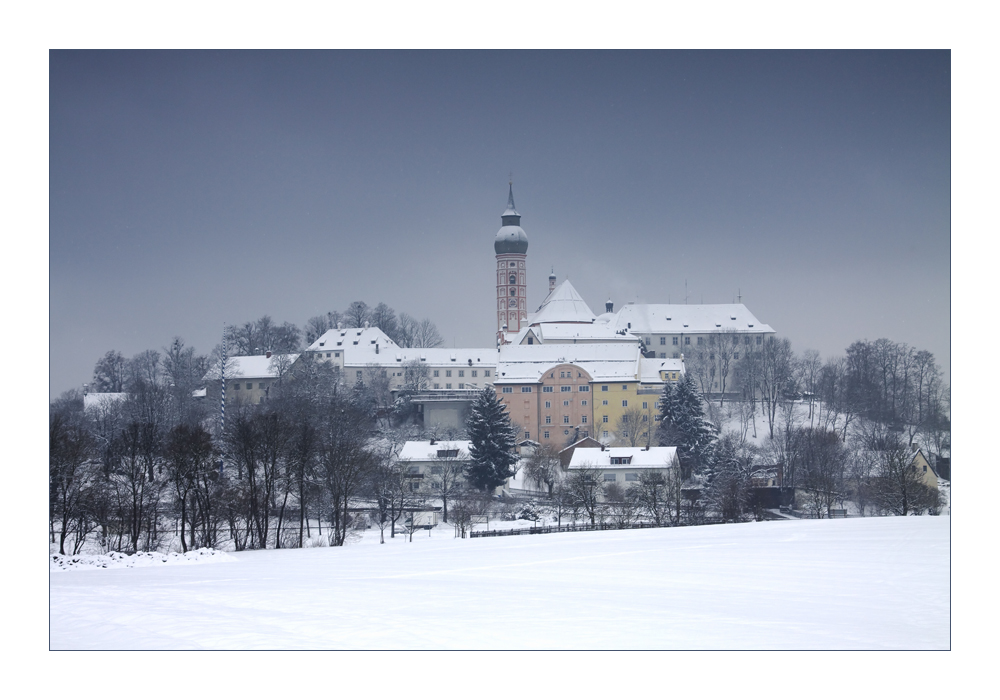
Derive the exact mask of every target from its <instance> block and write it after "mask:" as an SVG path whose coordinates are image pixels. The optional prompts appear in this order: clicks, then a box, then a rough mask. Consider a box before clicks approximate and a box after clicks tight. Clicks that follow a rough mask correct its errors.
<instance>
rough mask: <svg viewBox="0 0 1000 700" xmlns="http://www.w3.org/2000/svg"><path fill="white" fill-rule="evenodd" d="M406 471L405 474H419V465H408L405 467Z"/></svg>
mask: <svg viewBox="0 0 1000 700" xmlns="http://www.w3.org/2000/svg"><path fill="white" fill-rule="evenodd" d="M406 473H407V474H419V473H420V467H418V466H416V465H411V466H409V467H407V468H406Z"/></svg>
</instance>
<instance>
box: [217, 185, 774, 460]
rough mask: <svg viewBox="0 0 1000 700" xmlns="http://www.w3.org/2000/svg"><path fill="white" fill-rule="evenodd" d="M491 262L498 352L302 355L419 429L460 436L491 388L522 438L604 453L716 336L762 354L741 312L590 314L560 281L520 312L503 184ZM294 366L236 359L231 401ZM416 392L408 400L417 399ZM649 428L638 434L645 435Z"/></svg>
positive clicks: (517, 251) (354, 332)
mask: <svg viewBox="0 0 1000 700" xmlns="http://www.w3.org/2000/svg"><path fill="white" fill-rule="evenodd" d="M493 247H494V254H495V256H496V271H497V272H496V274H497V276H496V280H495V284H496V323H497V333H496V346H495V347H480V348H403V347H400V346H399V345H397V344H396V343H395V342H393V340H392V339H390V338H389V337H388V336H387V335H386V334H385V333H383V332H382V331H381V330H380V329H378V328H375V327H365V328H334V329H331V330H328V331H327V332H326V333H324V334H323V335H322V336H321V337H319V338H317V339H316V340H315V342H313V343H312V344H311V345H310V346H309V347H307V348H306V349H305V351H304V353H302V355H303V356H304V355H309V356H312V358H313V359H315V360H317V361H322V362H328V363H330V364H332V365H333V366H334V367H335V368H336V370H337V372H338V373H339V376H340V377H341V381H343V382H345V383H346V384H348V385H350V384H352V383H355V382H359V381H364V380H365V377H366V373H372V372H376V373H378V374H379V376H381V377H384V378H385V379H387V380H388V385H389V390H390V391H392V392H393V393H394V394H398V393H399V392H402V391H404V390H409V391H410V394H411V395H410V400H411V401H412V402H413V403H414V404H415V405H416V407H417V415H418V416H419V420H421V421H422V422H423V425H424V426H425V427H429V428H430V427H433V428H441V429H448V428H460V427H461V426H462V425H463V424H464V421H465V417H466V415H467V411H468V407H469V405H470V404H471V402H472V400H473V398H474V397H475V394H476V393H477V392H479V391H481V390H482V389H484V388H486V387H493V388H494V389H495V390H496V392H497V394H498V397H499V398H500V399H501V400H502V401H503V402H504V404H505V405H506V406H507V409H508V411H509V414H510V417H511V420H512V421H513V422H514V423H515V424H516V425H517V426H518V429H519V433H520V438H521V439H522V440H530V441H534V442H537V443H539V444H547V445H552V446H557V447H560V448H561V447H565V446H566V445H568V444H571V443H573V442H575V441H577V440H579V439H581V438H585V437H593V438H596V439H597V440H599V441H601V442H602V443H604V444H611V443H613V442H615V441H616V440H618V439H619V438H621V437H623V436H621V435H620V434H619V433H620V432H621V430H620V429H619V426H621V425H622V420H621V419H622V417H623V416H624V415H626V414H629V415H633V416H636V415H637V412H641V415H638V416H637V417H638V419H639V421H640V422H642V423H648V424H651V423H652V421H653V419H654V416H655V415H656V414H657V413H658V412H659V402H658V397H659V395H660V394H661V393H662V391H663V386H664V385H665V384H667V383H669V382H677V381H679V380H680V379H681V377H682V376H683V374H684V372H685V365H684V355H685V352H687V353H691V352H692V351H693V350H695V349H698V348H699V347H702V346H704V345H706V344H707V343H708V340H709V338H710V337H711V336H712V334H719V333H728V334H735V335H737V336H739V337H740V338H741V339H742V341H743V343H744V344H747V345H749V344H755V345H760V344H762V342H763V339H764V337H766V336H768V335H773V334H774V330H773V329H772V328H771V327H770V326H768V325H766V324H763V323H761V322H760V321H759V320H758V319H757V318H756V317H755V316H754V315H753V314H752V313H751V312H750V311H749V310H748V309H747V308H746V306H744V305H743V304H691V305H689V304H637V303H628V304H625V305H624V306H623V307H622V308H620V309H619V310H618V311H615V310H614V304H613V302H612V301H611V300H608V301H607V302H606V304H605V309H604V313H602V314H595V313H594V312H593V311H592V310H591V307H590V306H589V305H588V304H587V302H586V301H585V300H584V299H583V298H582V297H581V296H580V294H579V293H578V292H577V290H576V289H575V288H574V287H573V285H572V283H571V282H570V281H569V280H568V279H566V280H563V281H562V282H561V283H558V284H557V278H556V275H555V273H554V272H552V273H550V274H549V278H548V281H549V292H548V295H547V296H546V297H545V299H543V300H542V302H541V304H540V305H539V306H538V307H537V309H536V310H535V311H534V312H531V313H529V312H528V308H529V306H528V298H527V280H528V277H527V275H528V267H527V262H528V261H527V257H528V256H527V251H528V237H527V234H526V233H525V231H524V229H523V228H521V215H520V214H519V213H518V211H517V209H516V207H515V205H514V192H513V185H511V187H510V189H509V192H508V198H507V207H506V209H505V210H504V212H503V214H502V215H501V227H500V230H499V231H497V234H496V237H495V239H494V246H493ZM299 358H300V355H282V356H275V357H270V356H269V355H268V356H258V357H234V358H231V361H230V362H229V363H228V365H227V367H228V369H227V375H228V376H227V377H226V385H227V386H226V391H227V396H228V397H230V398H236V399H237V400H240V401H248V402H252V403H259V402H262V401H265V400H266V399H267V395H268V391H269V387H270V386H271V384H272V383H273V382H274V381H276V380H277V379H278V378H279V377H280V376H281V375H282V374H283V373H284V372H285V371H287V370H288V368H289V367H290V366H291V365H293V364H294V363H295V362H296V361H297V360H298V359H299ZM414 388H416V391H414ZM646 428H648V426H639V427H638V428H637V429H639V430H644V429H646Z"/></svg>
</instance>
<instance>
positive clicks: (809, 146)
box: [49, 51, 951, 397]
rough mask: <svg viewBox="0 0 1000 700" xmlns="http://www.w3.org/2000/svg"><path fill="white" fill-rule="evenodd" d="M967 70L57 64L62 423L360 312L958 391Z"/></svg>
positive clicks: (246, 55)
mask: <svg viewBox="0 0 1000 700" xmlns="http://www.w3.org/2000/svg"><path fill="white" fill-rule="evenodd" d="M950 162H951V65H950V54H949V52H948V51H917V52H908V51H886V52H868V51H829V52H828V51H802V52H793V51H774V52H771V51H760V52H741V51H718V52H716V51H651V52H642V51H637V52H622V51H595V52H576V51H554V52H544V51H543V52H535V51H530V52H460V51H419V52H387V51H373V52H352V51H328V52H297V51H262V52H241V51H219V52H188V51H171V52H158V51H138V52H133V51H52V52H51V53H50V54H49V292H50V306H49V322H50V355H49V357H50V397H54V396H58V395H59V394H60V393H62V392H63V391H66V390H68V389H72V388H80V387H81V386H82V385H83V384H84V383H85V382H89V381H91V375H92V371H93V366H94V363H95V362H96V361H97V360H98V359H99V358H100V357H101V356H102V355H103V354H104V353H105V352H107V351H108V350H118V351H120V352H122V353H123V354H125V355H126V356H131V355H134V354H136V353H138V352H141V351H143V350H147V349H154V350H161V349H162V348H164V347H166V346H167V345H168V344H169V343H170V342H171V340H172V339H173V338H174V337H175V336H180V337H181V338H183V339H184V341H185V342H186V343H187V344H188V345H193V346H194V347H195V348H196V349H197V350H198V351H199V352H201V353H208V352H209V351H210V350H211V349H212V347H214V346H215V345H216V344H217V343H219V342H220V340H221V334H222V328H223V324H241V323H244V322H246V321H249V320H253V319H256V318H258V317H260V316H262V315H264V314H267V315H270V316H271V317H272V319H274V320H275V321H277V322H279V323H280V322H284V321H289V322H292V323H295V324H297V325H299V326H302V325H304V324H305V322H306V320H307V319H309V318H310V317H312V316H315V315H317V314H322V313H326V312H328V311H331V310H343V309H345V308H346V307H347V306H348V305H349V304H350V303H351V302H352V301H355V300H363V301H365V302H367V303H368V304H369V305H372V306H374V305H375V304H377V303H378V302H380V301H384V302H385V303H387V304H389V305H390V306H391V307H393V308H394V309H395V310H396V311H397V312H406V313H408V314H410V315H412V316H416V317H418V318H424V317H427V318H430V319H431V320H432V321H434V322H435V323H436V324H437V327H438V329H439V330H440V331H441V334H442V336H443V337H444V338H445V344H446V345H448V346H453V345H454V346H459V347H492V346H493V345H494V342H495V340H494V333H495V325H496V312H495V283H494V277H493V270H494V265H495V259H494V251H493V239H494V237H495V235H496V232H497V229H498V228H499V227H500V214H501V213H502V211H503V210H504V208H505V205H506V200H507V188H508V181H509V180H510V179H511V177H512V179H513V189H514V197H515V201H516V204H517V209H518V211H519V212H520V214H521V216H522V218H521V225H522V227H523V228H524V230H525V231H526V233H527V236H528V241H529V247H528V258H527V260H528V262H527V265H528V273H529V287H528V305H529V307H530V308H531V309H534V308H535V307H537V306H538V304H540V303H541V301H542V299H543V298H544V296H545V294H546V292H547V284H548V282H547V277H548V274H549V271H550V269H553V268H554V270H555V273H556V275H557V276H558V279H559V280H560V281H561V280H563V279H565V278H568V279H570V281H571V282H572V283H573V285H574V286H575V287H576V289H577V290H578V291H579V292H580V294H581V295H582V296H583V297H584V299H585V300H586V301H587V302H588V303H589V305H590V306H591V308H592V309H594V310H595V311H598V312H600V311H601V310H603V305H604V301H605V299H607V298H609V297H610V298H611V299H612V300H613V301H615V303H616V307H617V306H620V305H621V304H624V303H626V302H628V301H636V302H640V303H642V302H646V303H667V302H672V303H684V302H685V298H686V301H687V302H688V303H731V302H734V301H736V300H737V298H741V299H742V302H743V303H744V304H746V305H747V307H748V308H749V309H750V311H751V312H752V313H754V315H756V316H757V318H758V319H759V320H760V321H761V322H762V323H766V324H768V325H770V326H771V327H773V328H774V329H775V330H776V332H777V333H778V334H779V335H780V336H784V337H788V338H789V339H790V340H791V341H792V345H793V348H794V349H795V350H796V351H797V352H801V351H803V350H805V349H815V350H818V351H819V352H820V353H821V356H822V357H823V358H824V359H828V358H831V357H837V356H841V355H843V354H844V350H845V349H846V348H847V346H848V345H850V344H851V343H852V342H854V341H856V340H862V339H869V340H875V339H876V338H881V337H886V338H889V339H891V340H894V341H897V342H903V343H907V344H909V345H911V346H913V347H915V348H917V349H926V350H930V351H931V352H933V353H934V355H935V357H936V358H937V359H938V362H939V364H940V365H941V367H942V370H944V372H945V373H946V376H950V367H949V363H950V323H951V318H950V306H951V297H950V287H951V279H950V269H951V257H950V255H951V254H950V249H951V231H950V216H951V211H950V206H951V205H950V198H951V171H950Z"/></svg>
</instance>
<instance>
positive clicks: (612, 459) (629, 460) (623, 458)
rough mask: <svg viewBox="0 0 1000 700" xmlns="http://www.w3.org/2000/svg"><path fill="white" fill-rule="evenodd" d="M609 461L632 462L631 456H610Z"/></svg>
mask: <svg viewBox="0 0 1000 700" xmlns="http://www.w3.org/2000/svg"><path fill="white" fill-rule="evenodd" d="M611 463H612V464H632V458H631V457H612V458H611Z"/></svg>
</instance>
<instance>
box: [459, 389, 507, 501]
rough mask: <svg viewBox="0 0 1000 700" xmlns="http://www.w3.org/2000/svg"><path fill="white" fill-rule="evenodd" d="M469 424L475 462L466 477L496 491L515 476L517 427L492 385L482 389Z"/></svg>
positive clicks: (484, 488)
mask: <svg viewBox="0 0 1000 700" xmlns="http://www.w3.org/2000/svg"><path fill="white" fill-rule="evenodd" d="M466 426H467V428H468V432H469V440H470V441H471V444H470V445H469V457H470V458H471V460H470V461H471V464H470V465H469V466H468V467H467V468H466V477H467V478H468V480H469V482H470V483H471V484H472V485H473V486H475V487H476V488H478V489H482V490H483V491H487V492H489V491H492V490H493V489H495V488H496V487H497V486H501V485H503V483H504V482H505V481H507V479H508V478H509V477H512V476H514V473H515V470H514V469H513V467H514V465H515V464H517V455H516V454H515V453H514V445H515V444H516V441H517V429H516V428H515V427H514V426H513V425H512V424H511V422H510V416H509V415H507V408H506V407H505V406H504V405H503V404H502V403H501V402H500V400H499V399H498V398H497V395H496V391H495V390H494V389H493V388H492V387H486V388H485V389H483V390H482V391H481V392H479V395H478V396H477V397H476V399H475V401H473V403H472V409H471V412H470V414H469V420H468V422H467V423H466Z"/></svg>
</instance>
